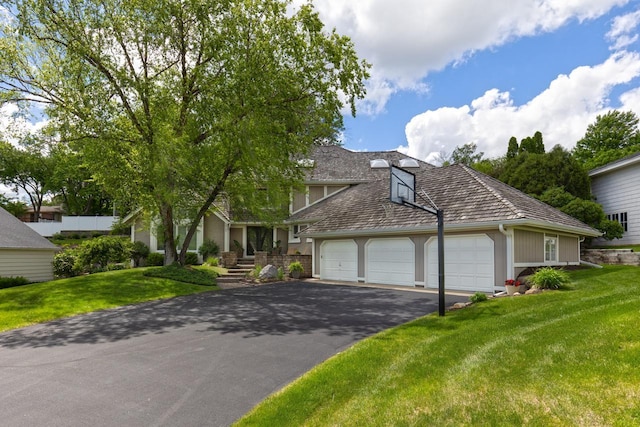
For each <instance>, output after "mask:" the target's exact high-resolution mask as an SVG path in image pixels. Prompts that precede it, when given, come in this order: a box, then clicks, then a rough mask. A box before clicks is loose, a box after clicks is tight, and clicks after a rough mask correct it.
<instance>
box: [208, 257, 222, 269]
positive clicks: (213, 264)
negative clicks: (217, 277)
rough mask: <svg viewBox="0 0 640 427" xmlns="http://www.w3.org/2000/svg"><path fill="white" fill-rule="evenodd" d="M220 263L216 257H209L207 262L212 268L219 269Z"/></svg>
mask: <svg viewBox="0 0 640 427" xmlns="http://www.w3.org/2000/svg"><path fill="white" fill-rule="evenodd" d="M219 263H220V261H219V260H218V258H216V257H213V256H212V257H209V258H207V261H206V262H205V264H207V265H210V266H211V267H217V266H218V265H219Z"/></svg>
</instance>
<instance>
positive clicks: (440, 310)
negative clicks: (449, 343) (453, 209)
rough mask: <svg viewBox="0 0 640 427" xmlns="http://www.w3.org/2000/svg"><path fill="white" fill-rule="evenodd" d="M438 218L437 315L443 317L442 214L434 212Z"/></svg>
mask: <svg viewBox="0 0 640 427" xmlns="http://www.w3.org/2000/svg"><path fill="white" fill-rule="evenodd" d="M436 216H437V217H438V315H440V316H444V305H445V299H444V212H443V211H442V210H441V209H437V210H436Z"/></svg>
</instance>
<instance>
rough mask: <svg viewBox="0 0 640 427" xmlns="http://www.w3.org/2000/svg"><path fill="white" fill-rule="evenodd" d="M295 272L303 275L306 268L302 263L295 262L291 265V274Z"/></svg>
mask: <svg viewBox="0 0 640 427" xmlns="http://www.w3.org/2000/svg"><path fill="white" fill-rule="evenodd" d="M295 271H297V272H299V273H302V272H303V271H304V267H303V266H302V263H301V262H300V261H293V262H292V263H291V264H289V273H293V272H295Z"/></svg>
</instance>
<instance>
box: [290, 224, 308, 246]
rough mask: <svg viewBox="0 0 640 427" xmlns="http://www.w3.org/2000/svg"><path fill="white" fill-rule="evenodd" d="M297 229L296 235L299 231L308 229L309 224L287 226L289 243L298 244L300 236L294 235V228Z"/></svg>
mask: <svg viewBox="0 0 640 427" xmlns="http://www.w3.org/2000/svg"><path fill="white" fill-rule="evenodd" d="M295 227H298V233H299V232H300V230H301V229H302V230H304V229H305V228H307V227H309V224H293V225H290V226H289V243H300V242H301V240H300V236H297V237H296V233H295V232H294V228H295ZM308 241H309V239H307V242H308Z"/></svg>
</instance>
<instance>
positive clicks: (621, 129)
mask: <svg viewBox="0 0 640 427" xmlns="http://www.w3.org/2000/svg"><path fill="white" fill-rule="evenodd" d="M638 123H639V119H638V116H637V115H636V114H635V113H634V112H633V111H618V110H611V111H609V112H608V113H606V114H603V115H599V116H598V117H596V121H595V122H593V123H591V124H590V125H589V126H588V127H587V131H586V133H585V135H584V137H582V139H580V141H578V142H577V143H576V147H575V149H574V154H575V156H576V158H578V160H580V161H581V162H583V163H584V164H585V167H586V168H587V169H593V168H596V167H598V166H602V165H605V164H607V163H609V162H612V161H614V160H618V159H620V158H622V157H625V156H627V155H629V154H632V153H635V152H637V151H640V130H639V129H638Z"/></svg>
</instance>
